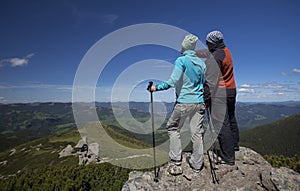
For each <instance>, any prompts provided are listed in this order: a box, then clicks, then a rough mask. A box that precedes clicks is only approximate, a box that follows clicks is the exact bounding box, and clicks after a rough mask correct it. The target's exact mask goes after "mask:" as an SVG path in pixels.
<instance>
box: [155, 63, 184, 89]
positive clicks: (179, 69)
mask: <svg viewBox="0 0 300 191" xmlns="http://www.w3.org/2000/svg"><path fill="white" fill-rule="evenodd" d="M183 70H184V65H183V61H182V59H177V60H176V61H175V66H174V69H173V72H172V74H171V77H170V79H169V80H168V81H166V82H162V83H160V84H158V85H157V86H156V91H161V90H166V89H169V88H170V87H175V85H176V83H177V82H178V81H179V80H180V78H181V77H182V75H183Z"/></svg>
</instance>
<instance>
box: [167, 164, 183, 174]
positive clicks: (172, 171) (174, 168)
mask: <svg viewBox="0 0 300 191" xmlns="http://www.w3.org/2000/svg"><path fill="white" fill-rule="evenodd" d="M167 172H168V173H169V174H171V175H173V176H176V175H180V174H182V168H181V166H178V165H175V164H174V163H170V164H169V167H168V169H167Z"/></svg>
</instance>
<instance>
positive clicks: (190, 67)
mask: <svg viewBox="0 0 300 191" xmlns="http://www.w3.org/2000/svg"><path fill="white" fill-rule="evenodd" d="M205 71H206V65H205V63H204V62H203V61H202V60H201V59H200V58H199V57H197V56H196V52H195V51H192V50H186V51H185V52H184V53H183V55H182V56H180V57H178V58H177V59H176V61H175V66H174V69H173V72H172V75H171V77H170V79H169V80H168V81H166V82H162V83H160V84H158V85H157V86H156V90H157V91H161V90H166V89H169V88H170V87H175V92H176V101H177V102H179V103H203V102H204V99H203V84H204V82H205Z"/></svg>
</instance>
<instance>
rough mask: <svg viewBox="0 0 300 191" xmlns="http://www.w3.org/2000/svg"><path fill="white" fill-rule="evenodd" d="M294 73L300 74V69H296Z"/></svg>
mask: <svg viewBox="0 0 300 191" xmlns="http://www.w3.org/2000/svg"><path fill="white" fill-rule="evenodd" d="M292 72H293V73H297V74H300V69H298V68H294V69H293V70H292Z"/></svg>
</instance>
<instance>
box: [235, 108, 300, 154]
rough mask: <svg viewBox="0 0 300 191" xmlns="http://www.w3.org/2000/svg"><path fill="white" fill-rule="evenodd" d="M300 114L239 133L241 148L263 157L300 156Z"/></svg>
mask: <svg viewBox="0 0 300 191" xmlns="http://www.w3.org/2000/svg"><path fill="white" fill-rule="evenodd" d="M299 138H300V113H298V114H296V115H293V116H290V117H287V118H285V119H282V120H280V121H276V122H274V123H271V124H267V125H263V126H259V127H256V128H254V129H250V130H246V131H242V132H240V141H241V144H242V145H243V146H246V147H250V148H252V149H254V150H255V151H257V152H259V153H260V154H263V155H274V154H275V155H284V156H289V157H291V156H294V155H300V139H299Z"/></svg>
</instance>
